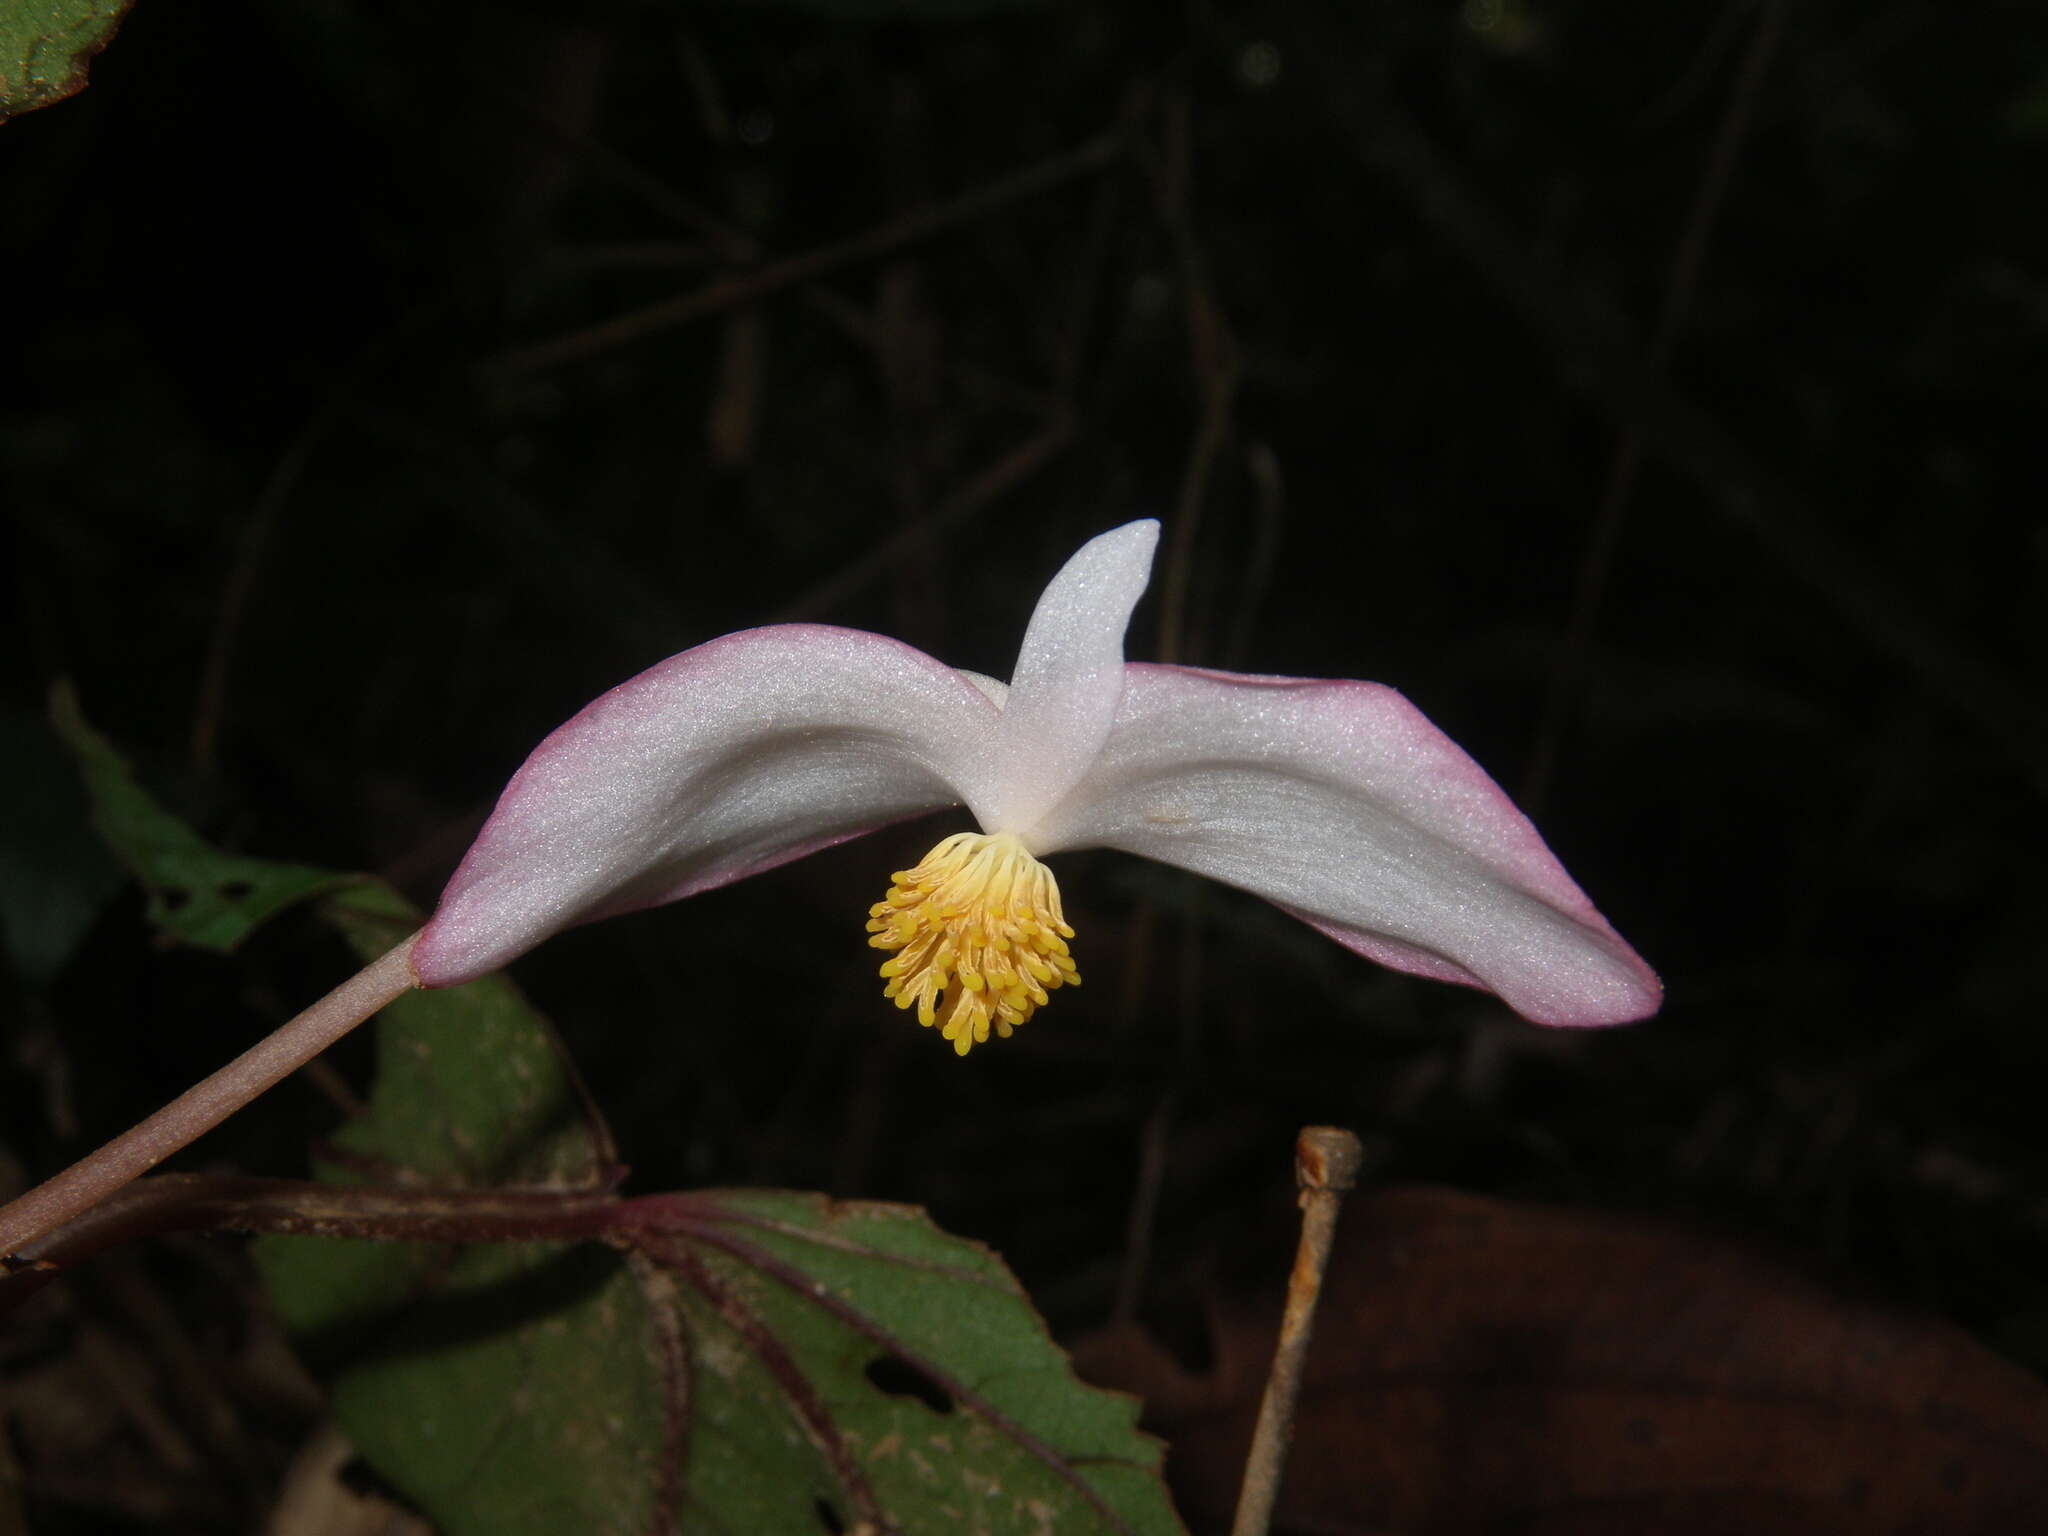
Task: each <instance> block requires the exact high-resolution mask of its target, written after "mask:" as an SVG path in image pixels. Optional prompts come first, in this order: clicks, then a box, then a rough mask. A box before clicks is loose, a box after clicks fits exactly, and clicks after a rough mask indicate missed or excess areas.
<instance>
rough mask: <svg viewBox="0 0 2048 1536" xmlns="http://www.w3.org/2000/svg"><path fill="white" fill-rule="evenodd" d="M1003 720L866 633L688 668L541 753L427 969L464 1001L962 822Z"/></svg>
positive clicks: (459, 892) (582, 720) (427, 938)
mask: <svg viewBox="0 0 2048 1536" xmlns="http://www.w3.org/2000/svg"><path fill="white" fill-rule="evenodd" d="M999 718H1000V717H999V715H998V713H997V710H996V707H995V706H994V705H993V704H991V703H990V702H989V700H988V699H987V698H985V697H984V696H983V695H982V693H981V692H980V690H978V689H977V688H976V687H975V686H974V685H973V684H972V683H970V682H969V681H968V680H967V679H966V678H965V677H963V676H962V675H961V674H960V673H958V672H955V671H954V670H953V669H952V668H950V667H947V666H944V665H942V664H941V663H939V662H937V661H934V660H933V659H932V658H931V657H929V656H927V655H925V654H924V653H923V652H922V651H918V650H914V649H912V648H911V647H910V646H907V645H904V644H902V643H901V642H899V641H895V640H890V639H886V638H885V637H883V636H881V635H871V634H866V633H863V632H862V631H859V630H852V629H834V628H831V627H828V626H825V625H818V624H785V625H777V626H774V627H771V628H767V629H752V630H743V631H741V632H740V633H738V634H733V635H726V636H724V637H723V638H721V639H717V640H713V641H710V642H708V643H707V644H704V645H700V646H698V647H697V648H696V649H695V650H690V651H685V652H683V653H682V654H681V655H680V656H671V657H670V658H669V659H668V660H667V661H664V662H661V663H659V664H658V665H656V666H653V667H650V668H649V669H648V670H647V671H645V672H642V673H641V674H640V675H639V676H638V677H635V678H633V679H631V680H630V681H628V682H625V683H622V684H620V685H619V686H618V687H616V688H614V689H612V690H611V692H609V693H607V694H605V695H604V696H603V697H601V698H599V699H598V700H597V701H596V702H594V703H592V704H591V705H589V706H588V707H587V708H586V709H584V710H583V712H582V713H581V714H579V715H577V716H576V717H575V718H574V719H573V720H571V721H569V723H568V724H566V725H564V726H562V727H561V728H560V729H559V730H557V731H556V732H555V733H554V734H553V735H551V736H549V737H548V738H547V740H546V741H544V742H542V743H541V744H540V746H539V747H537V748H535V750H534V753H533V755H532V756H531V757H529V758H528V759H527V760H526V763H525V765H524V766H523V767H521V768H520V770H519V772H518V773H517V774H515V775H514V776H513V779H512V782H511V784H510V785H508V786H507V787H506V790H505V793H504V795H503V796H502V797H500V799H499V801H498V806H497V809H496V810H495V811H493V812H492V813H491V818H490V820H489V821H488V822H487V823H485V825H484V829H483V831H482V832H481V833H480V834H479V835H478V837H477V840H476V842H475V844H474V845H473V846H472V847H471V848H470V850H469V853H468V855H467V856H466V857H465V858H464V859H463V861H462V865H461V867H460V868H459V869H457V870H456V872H455V877H454V879H452V880H451V881H449V883H448V889H447V891H446V892H445V893H443V895H442V897H441V906H440V909H439V910H438V911H437V912H436V913H435V914H434V918H433V921H432V922H430V923H428V924H427V926H426V929H425V931H424V932H423V933H422V934H421V936H420V940H419V943H418V944H417V945H416V946H415V947H414V949H413V968H414V969H415V970H416V971H417V972H418V974H419V977H420V980H422V981H423V982H425V983H426V984H427V985H428V986H453V985H455V984H456V983H457V982H461V981H467V980H469V979H471V978H472V977H475V976H481V975H483V974H484V973H485V972H487V971H492V970H495V969H497V968H498V967H499V966H501V965H504V964H506V963H507V962H508V961H510V960H512V959H514V958H515V957H516V956H518V955H521V954H523V953H525V952H526V951H527V950H529V949H531V948H532V947H533V946H534V945H536V944H538V943H540V942H541V940H543V939H545V938H547V937H548V936H549V935H550V934H553V933H557V932H559V931H560V930H562V929H564V928H568V927H573V926H574V925H576V924H578V923H584V922H589V921H591V920H593V919H595V918H600V917H609V916H612V915H613V914H615V913H619V912H630V911H633V910H636V909H637V908H640V907H651V906H655V905H657V904H659V903H661V902H664V901H673V900H675V899H676V898H677V897H680V896H688V895H692V894H694V893H695V892H698V891H703V890H709V889H711V888H712V887H713V886H718V885H724V884H725V883H726V882H728V881H731V880H738V879H740V878H742V877H743V876H746V875H752V874H758V873H760V872H761V871H762V870H765V869H771V868H773V867H774V866H775V865H777V864H781V863H785V862H787V861H788V860H790V859H794V858H798V857H800V856H801V855H803V854H806V853H810V852H812V851H814V850H816V849H819V848H823V847H827V846H829V845H830V844H832V843H837V842H843V841H845V840H846V839H847V838H849V837H856V836H858V835H859V834H861V833H863V832H867V831H871V830H872V829H874V828H875V827H878V826H882V825H884V824H886V823H888V822H891V821H896V820H900V819H901V818H903V817H905V816H911V815H916V814H918V813H920V812H923V811H928V810H936V809H937V808H939V807H940V806H945V805H952V804H955V803H957V802H959V801H960V800H961V799H963V798H965V795H964V792H963V791H964V787H965V786H967V785H969V784H972V783H973V782H974V781H975V772H976V764H977V763H978V762H979V761H980V759H981V757H982V754H983V751H984V748H985V745H986V740H987V737H988V736H989V734H990V733H991V731H992V730H993V729H994V727H995V725H996V722H997V720H998V719H999Z"/></svg>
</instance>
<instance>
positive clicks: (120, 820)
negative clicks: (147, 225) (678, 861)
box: [0, 0, 361, 953]
mask: <svg viewBox="0 0 2048 1536" xmlns="http://www.w3.org/2000/svg"><path fill="white" fill-rule="evenodd" d="M0 3H4V0H0ZM50 724H51V727H52V728H53V729H54V730H55V731H56V732H57V735H58V737H59V738H60V739H61V740H62V741H63V742H64V744H65V745H66V746H67V747H69V748H70V749H71V753H72V756H73V757H75V758H76V759H77V760H78V766H79V769H80V771H81V772H82V773H83V774H84V776H85V788H86V793H87V795H88V796H89V797H90V798H91V801H92V824H93V828H94V830H95V831H97V832H98V833H99V835H100V837H101V838H102V840H104V841H105V843H106V845H107V846H108V848H110V849H111V850H113V854H114V857H115V858H117V859H119V860H120V861H121V862H122V863H123V864H124V865H126V866H127V868H128V871H129V873H131V874H133V875H134V876H135V878H136V879H138V880H139V881H141V882H142V887H143V890H144V891H145V893H146V894H147V896H148V902H149V920H150V922H151V923H152V924H153V925H154V926H155V927H156V928H158V929H159V930H160V931H162V932H163V933H165V934H167V935H169V936H170V937H171V938H173V939H176V940H177V941H178V942H180V943H182V944H191V945H194V946H196V947H197V948H200V949H211V950H217V951H220V952H222V953H226V952H228V951H231V950H233V949H234V948H235V947H236V946H237V945H239V944H240V943H241V942H242V940H244V939H246V938H247V937H248V936H249V935H250V934H251V933H252V932H254V931H255V930H256V929H257V928H258V927H260V926H261V925H262V924H264V923H266V922H268V921H269V920H270V919H271V918H273V917H275V916H276V915H277V914H278V913H280V912H282V911H283V910H284V909H285V908H287V907H289V906H292V905H294V904H295V903H297V902H301V901H304V900H306V899H307V898H308V897H311V896H316V895H318V894H319V893H321V892H322V891H331V890H333V889H335V888H336V887H337V886H343V885H348V884H352V883H355V882H356V881H358V880H359V879H360V878H361V877H360V876H356V875H345V874H340V873H337V872H336V871H334V870H331V869H315V868H313V867H311V866H310V865H304V864H281V863H278V862H276V861H275V860H270V859H249V858H243V857H241V856H240V855H238V854H231V853H223V852H222V851H221V850H220V849H218V848H216V847H214V846H213V844H211V843H209V842H208V841H207V840H206V839H205V838H203V837H201V836H200V835H199V834H198V833H197V832H195V831H193V830H192V828H191V827H189V826H188V825H186V824H185V823H184V822H183V821H181V820H179V819H178V818H177V817H176V816H173V815H172V814H171V813H170V812H168V811H166V810H165V809H164V808H163V806H162V805H161V804H159V803H158V801H157V799H156V797H155V796H154V795H152V794H150V792H149V791H148V790H146V789H144V788H143V787H142V786H141V785H140V784H138V783H136V781H135V774H134V772H133V770H131V769H130V768H129V766H128V763H127V760H126V759H125V758H123V757H122V756H121V754H120V753H118V752H116V751H115V750H114V748H113V746H112V745H111V744H110V743H109V742H108V741H107V739H106V737H104V736H102V735H100V733H99V732H98V731H96V730H94V729H93V728H92V727H91V726H90V725H88V724H87V723H86V720H85V716H84V715H83V714H82V713H80V711H79V707H78V696H77V695H76V694H75V693H74V692H73V691H72V690H71V688H70V687H69V686H67V685H64V684H59V685H58V686H57V687H56V688H55V689H53V690H52V691H51V694H50Z"/></svg>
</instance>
